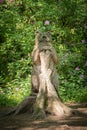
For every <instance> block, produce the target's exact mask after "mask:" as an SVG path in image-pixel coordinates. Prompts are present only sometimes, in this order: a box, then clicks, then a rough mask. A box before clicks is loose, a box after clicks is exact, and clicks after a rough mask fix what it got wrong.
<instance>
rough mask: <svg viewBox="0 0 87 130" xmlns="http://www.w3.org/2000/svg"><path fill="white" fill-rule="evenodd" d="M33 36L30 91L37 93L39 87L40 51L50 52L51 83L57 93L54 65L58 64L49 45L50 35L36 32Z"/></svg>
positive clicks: (57, 81)
mask: <svg viewBox="0 0 87 130" xmlns="http://www.w3.org/2000/svg"><path fill="white" fill-rule="evenodd" d="M35 35H36V36H35V46H34V49H33V52H32V59H33V69H32V74H31V83H32V91H33V92H36V93H37V92H38V91H39V86H40V80H39V75H40V74H41V60H40V52H42V51H44V52H46V51H50V53H51V62H50V64H49V68H50V69H51V70H52V74H51V82H52V84H53V85H54V87H55V89H56V91H57V88H58V85H59V80H58V74H57V71H56V67H55V64H57V63H58V56H57V53H56V51H55V49H54V48H53V46H52V44H51V33H50V32H45V33H41V32H36V34H35Z"/></svg>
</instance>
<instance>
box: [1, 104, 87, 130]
mask: <svg viewBox="0 0 87 130" xmlns="http://www.w3.org/2000/svg"><path fill="white" fill-rule="evenodd" d="M68 105H69V106H71V107H72V108H76V109H77V110H79V111H80V112H81V113H79V115H77V116H72V117H68V118H65V119H58V117H57V116H48V117H47V118H46V119H44V120H32V119H31V114H29V113H26V114H21V115H17V116H8V117H3V118H0V130H87V104H72V105H70V104H68ZM8 109H9V108H4V109H3V108H1V109H0V112H1V113H2V112H3V113H4V112H5V111H7V110H8Z"/></svg>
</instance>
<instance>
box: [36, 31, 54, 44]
mask: <svg viewBox="0 0 87 130" xmlns="http://www.w3.org/2000/svg"><path fill="white" fill-rule="evenodd" d="M35 42H36V44H38V43H40V42H51V32H49V31H48V32H44V33H42V32H39V31H36V32H35Z"/></svg>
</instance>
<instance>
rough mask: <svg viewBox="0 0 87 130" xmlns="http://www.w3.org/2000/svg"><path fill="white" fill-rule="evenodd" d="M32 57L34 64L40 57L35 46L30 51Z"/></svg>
mask: <svg viewBox="0 0 87 130" xmlns="http://www.w3.org/2000/svg"><path fill="white" fill-rule="evenodd" d="M32 59H33V62H34V63H35V64H37V63H38V62H39V59H40V57H39V49H38V48H35V49H34V50H33V52H32Z"/></svg>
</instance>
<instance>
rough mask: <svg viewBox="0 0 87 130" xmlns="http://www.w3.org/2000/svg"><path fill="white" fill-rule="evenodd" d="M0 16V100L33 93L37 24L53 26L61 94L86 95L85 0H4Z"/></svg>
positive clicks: (83, 98)
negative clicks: (33, 65)
mask: <svg viewBox="0 0 87 130" xmlns="http://www.w3.org/2000/svg"><path fill="white" fill-rule="evenodd" d="M0 18H1V19H0V104H3V105H8V104H9V105H10V104H12V101H14V102H13V104H15V103H17V102H19V101H20V100H21V99H22V98H23V97H24V96H26V95H28V94H29V93H30V87H31V85H30V75H31V70H32V59H31V52H32V49H33V46H34V32H35V31H36V30H40V31H48V30H49V31H51V32H52V35H53V39H52V41H53V46H54V47H55V49H56V51H57V52H58V55H59V64H58V65H57V69H58V73H59V78H60V87H59V91H60V95H61V97H62V98H63V100H64V101H77V102H80V101H82V102H83V101H84V102H85V101H87V94H86V91H87V82H86V80H87V50H86V48H87V39H86V38H87V23H86V21H87V2H86V1H85V0H78V1H77V0H62V1H61V0H59V1H57V0H54V1H53V0H0ZM16 88H18V91H16Z"/></svg>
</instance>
